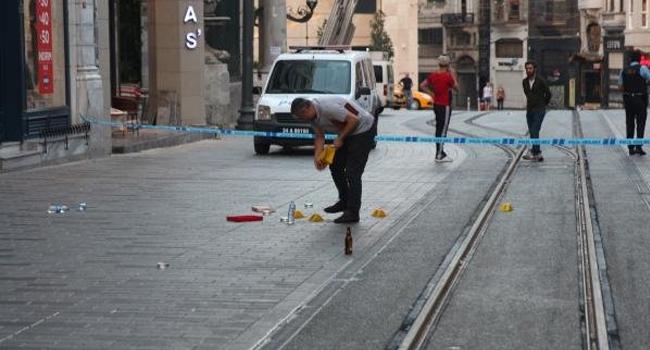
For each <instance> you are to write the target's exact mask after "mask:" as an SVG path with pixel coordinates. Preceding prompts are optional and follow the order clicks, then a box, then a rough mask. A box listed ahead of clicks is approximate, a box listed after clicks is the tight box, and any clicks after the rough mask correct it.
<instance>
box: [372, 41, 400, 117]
mask: <svg viewBox="0 0 650 350" xmlns="http://www.w3.org/2000/svg"><path fill="white" fill-rule="evenodd" d="M380 53H381V54H383V52H380ZM383 56H384V55H381V57H382V59H378V60H373V61H372V66H373V68H374V71H375V81H376V82H377V92H378V93H379V99H380V100H381V106H382V107H384V108H385V107H391V106H392V105H393V94H391V93H390V92H391V91H393V87H394V85H395V81H394V79H395V78H394V76H393V64H392V63H391V62H390V61H388V60H386V59H384V58H383Z"/></svg>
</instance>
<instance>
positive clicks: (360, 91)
mask: <svg viewBox="0 0 650 350" xmlns="http://www.w3.org/2000/svg"><path fill="white" fill-rule="evenodd" d="M354 95H355V98H359V97H361V96H369V95H370V88H369V87H367V86H359V87H358V88H357V91H356V93H355V94H354Z"/></svg>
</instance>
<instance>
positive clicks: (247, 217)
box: [226, 215, 264, 222]
mask: <svg viewBox="0 0 650 350" xmlns="http://www.w3.org/2000/svg"><path fill="white" fill-rule="evenodd" d="M263 219H264V218H263V217H262V216H260V215H230V216H226V220H228V221H232V222H248V221H262V220H263Z"/></svg>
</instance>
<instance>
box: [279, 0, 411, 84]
mask: <svg viewBox="0 0 650 350" xmlns="http://www.w3.org/2000/svg"><path fill="white" fill-rule="evenodd" d="M335 2H336V1H335V0H319V1H318V5H317V6H316V8H315V9H314V14H313V16H312V18H311V19H310V20H309V21H308V22H306V23H298V22H293V21H287V45H288V46H304V45H317V44H318V39H319V34H318V33H319V31H320V30H322V28H324V23H325V20H327V18H328V16H329V13H330V10H331V8H332V6H334V4H335ZM286 4H287V8H288V11H289V12H290V13H291V12H292V11H294V12H295V11H296V10H297V9H299V8H300V7H303V8H304V7H305V0H287V1H286ZM378 11H381V12H383V13H384V14H385V22H384V29H385V31H386V32H387V33H388V35H389V37H390V38H391V41H392V42H393V50H394V54H395V56H394V57H393V69H394V71H395V73H396V74H397V76H396V77H395V78H396V79H397V80H399V79H400V78H401V76H402V75H404V74H406V73H409V74H410V75H411V76H412V77H417V76H418V52H417V50H418V45H417V41H418V37H417V30H418V1H417V0H402V1H400V0H358V2H357V8H356V11H355V14H354V17H353V20H352V22H353V24H354V27H355V30H354V35H353V36H352V42H351V43H350V45H351V46H352V47H353V48H354V49H359V50H365V49H366V48H368V47H369V46H370V44H371V37H370V35H371V31H372V26H371V22H372V20H373V18H374V15H375V13H377V12H378Z"/></svg>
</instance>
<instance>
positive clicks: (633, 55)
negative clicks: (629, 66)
mask: <svg viewBox="0 0 650 350" xmlns="http://www.w3.org/2000/svg"><path fill="white" fill-rule="evenodd" d="M640 61H641V51H639V50H631V51H630V62H640Z"/></svg>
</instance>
